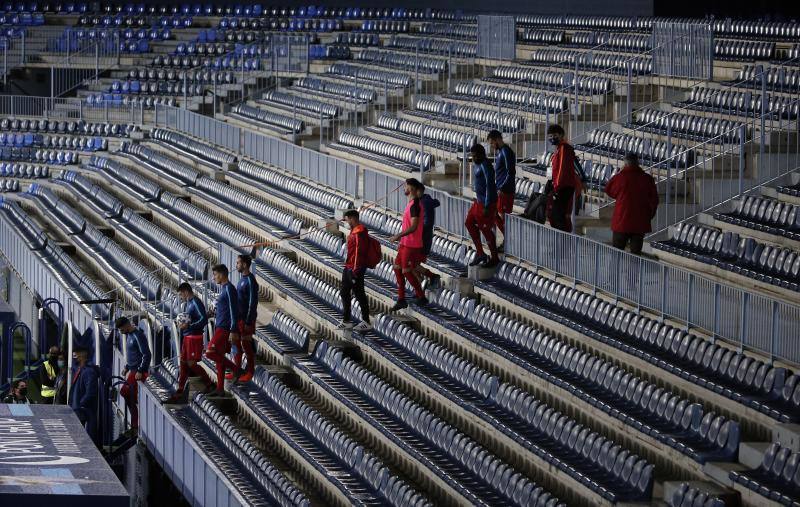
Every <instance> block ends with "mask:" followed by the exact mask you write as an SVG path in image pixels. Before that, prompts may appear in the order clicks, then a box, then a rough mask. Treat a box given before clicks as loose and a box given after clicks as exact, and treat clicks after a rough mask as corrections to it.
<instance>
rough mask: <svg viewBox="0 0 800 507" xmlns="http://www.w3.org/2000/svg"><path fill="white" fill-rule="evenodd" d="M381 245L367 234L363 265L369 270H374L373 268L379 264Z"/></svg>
mask: <svg viewBox="0 0 800 507" xmlns="http://www.w3.org/2000/svg"><path fill="white" fill-rule="evenodd" d="M382 258H383V257H382V256H381V244H380V243H379V242H378V240H377V239H375V238H373V237H372V236H370V235H369V234H367V260H366V261H365V262H364V265H365V266H367V267H368V268H369V269H375V266H377V265H378V263H380V262H381V259H382Z"/></svg>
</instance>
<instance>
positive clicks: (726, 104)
mask: <svg viewBox="0 0 800 507" xmlns="http://www.w3.org/2000/svg"><path fill="white" fill-rule="evenodd" d="M675 105H676V106H678V107H683V108H686V109H694V110H698V111H708V112H710V113H719V114H728V115H732V116H756V117H757V116H761V115H766V116H767V117H769V118H784V119H788V120H791V119H795V118H797V117H798V114H800V105H798V101H797V100H795V99H794V98H792V97H787V96H781V95H778V94H767V97H766V100H762V98H761V94H760V93H752V92H749V91H740V90H732V89H730V88H713V87H710V86H706V85H699V86H695V87H694V88H692V91H691V92H689V98H688V99H687V100H685V101H683V102H677V103H676V104H675Z"/></svg>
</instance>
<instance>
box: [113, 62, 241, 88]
mask: <svg viewBox="0 0 800 507" xmlns="http://www.w3.org/2000/svg"><path fill="white" fill-rule="evenodd" d="M236 76H237V71H235V70H225V71H222V70H212V69H198V70H182V69H156V68H153V67H148V68H139V69H131V70H129V71H128V81H135V80H138V81H143V82H145V83H144V84H143V86H144V85H147V86H153V85H152V83H150V84H148V83H146V81H153V82H159V81H173V82H175V81H178V82H186V83H200V84H214V82H215V81H216V83H217V84H230V83H235V82H236ZM122 84H123V85H124V82H123V83H122Z"/></svg>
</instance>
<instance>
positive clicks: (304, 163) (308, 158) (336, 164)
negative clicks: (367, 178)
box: [212, 130, 358, 196]
mask: <svg viewBox="0 0 800 507" xmlns="http://www.w3.org/2000/svg"><path fill="white" fill-rule="evenodd" d="M240 135H241V136H242V149H241V154H242V155H243V156H246V157H249V158H252V159H255V160H258V161H260V162H262V163H265V164H269V165H273V166H276V167H278V168H280V169H284V170H286V171H289V172H292V173H294V174H297V175H298V176H302V177H304V178H308V179H310V180H314V181H316V182H318V183H322V184H323V185H327V186H329V187H331V188H335V189H337V190H340V191H342V192H344V193H346V194H347V195H351V196H355V195H356V192H357V189H358V166H357V165H356V164H353V163H350V162H346V161H344V160H339V159H337V158H335V157H331V156H330V155H325V154H322V153H318V152H316V151H314V150H309V149H308V148H303V147H302V146H297V145H295V144H292V143H289V142H286V141H283V140H281V139H276V138H274V137H269V136H263V135H261V134H256V133H254V132H250V131H247V130H243V131H241V134H240ZM212 142H213V141H212Z"/></svg>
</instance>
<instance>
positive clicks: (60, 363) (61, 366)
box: [58, 361, 66, 368]
mask: <svg viewBox="0 0 800 507" xmlns="http://www.w3.org/2000/svg"><path fill="white" fill-rule="evenodd" d="M64 364H66V363H64V361H59V362H58V367H59V368H63V367H64Z"/></svg>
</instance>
